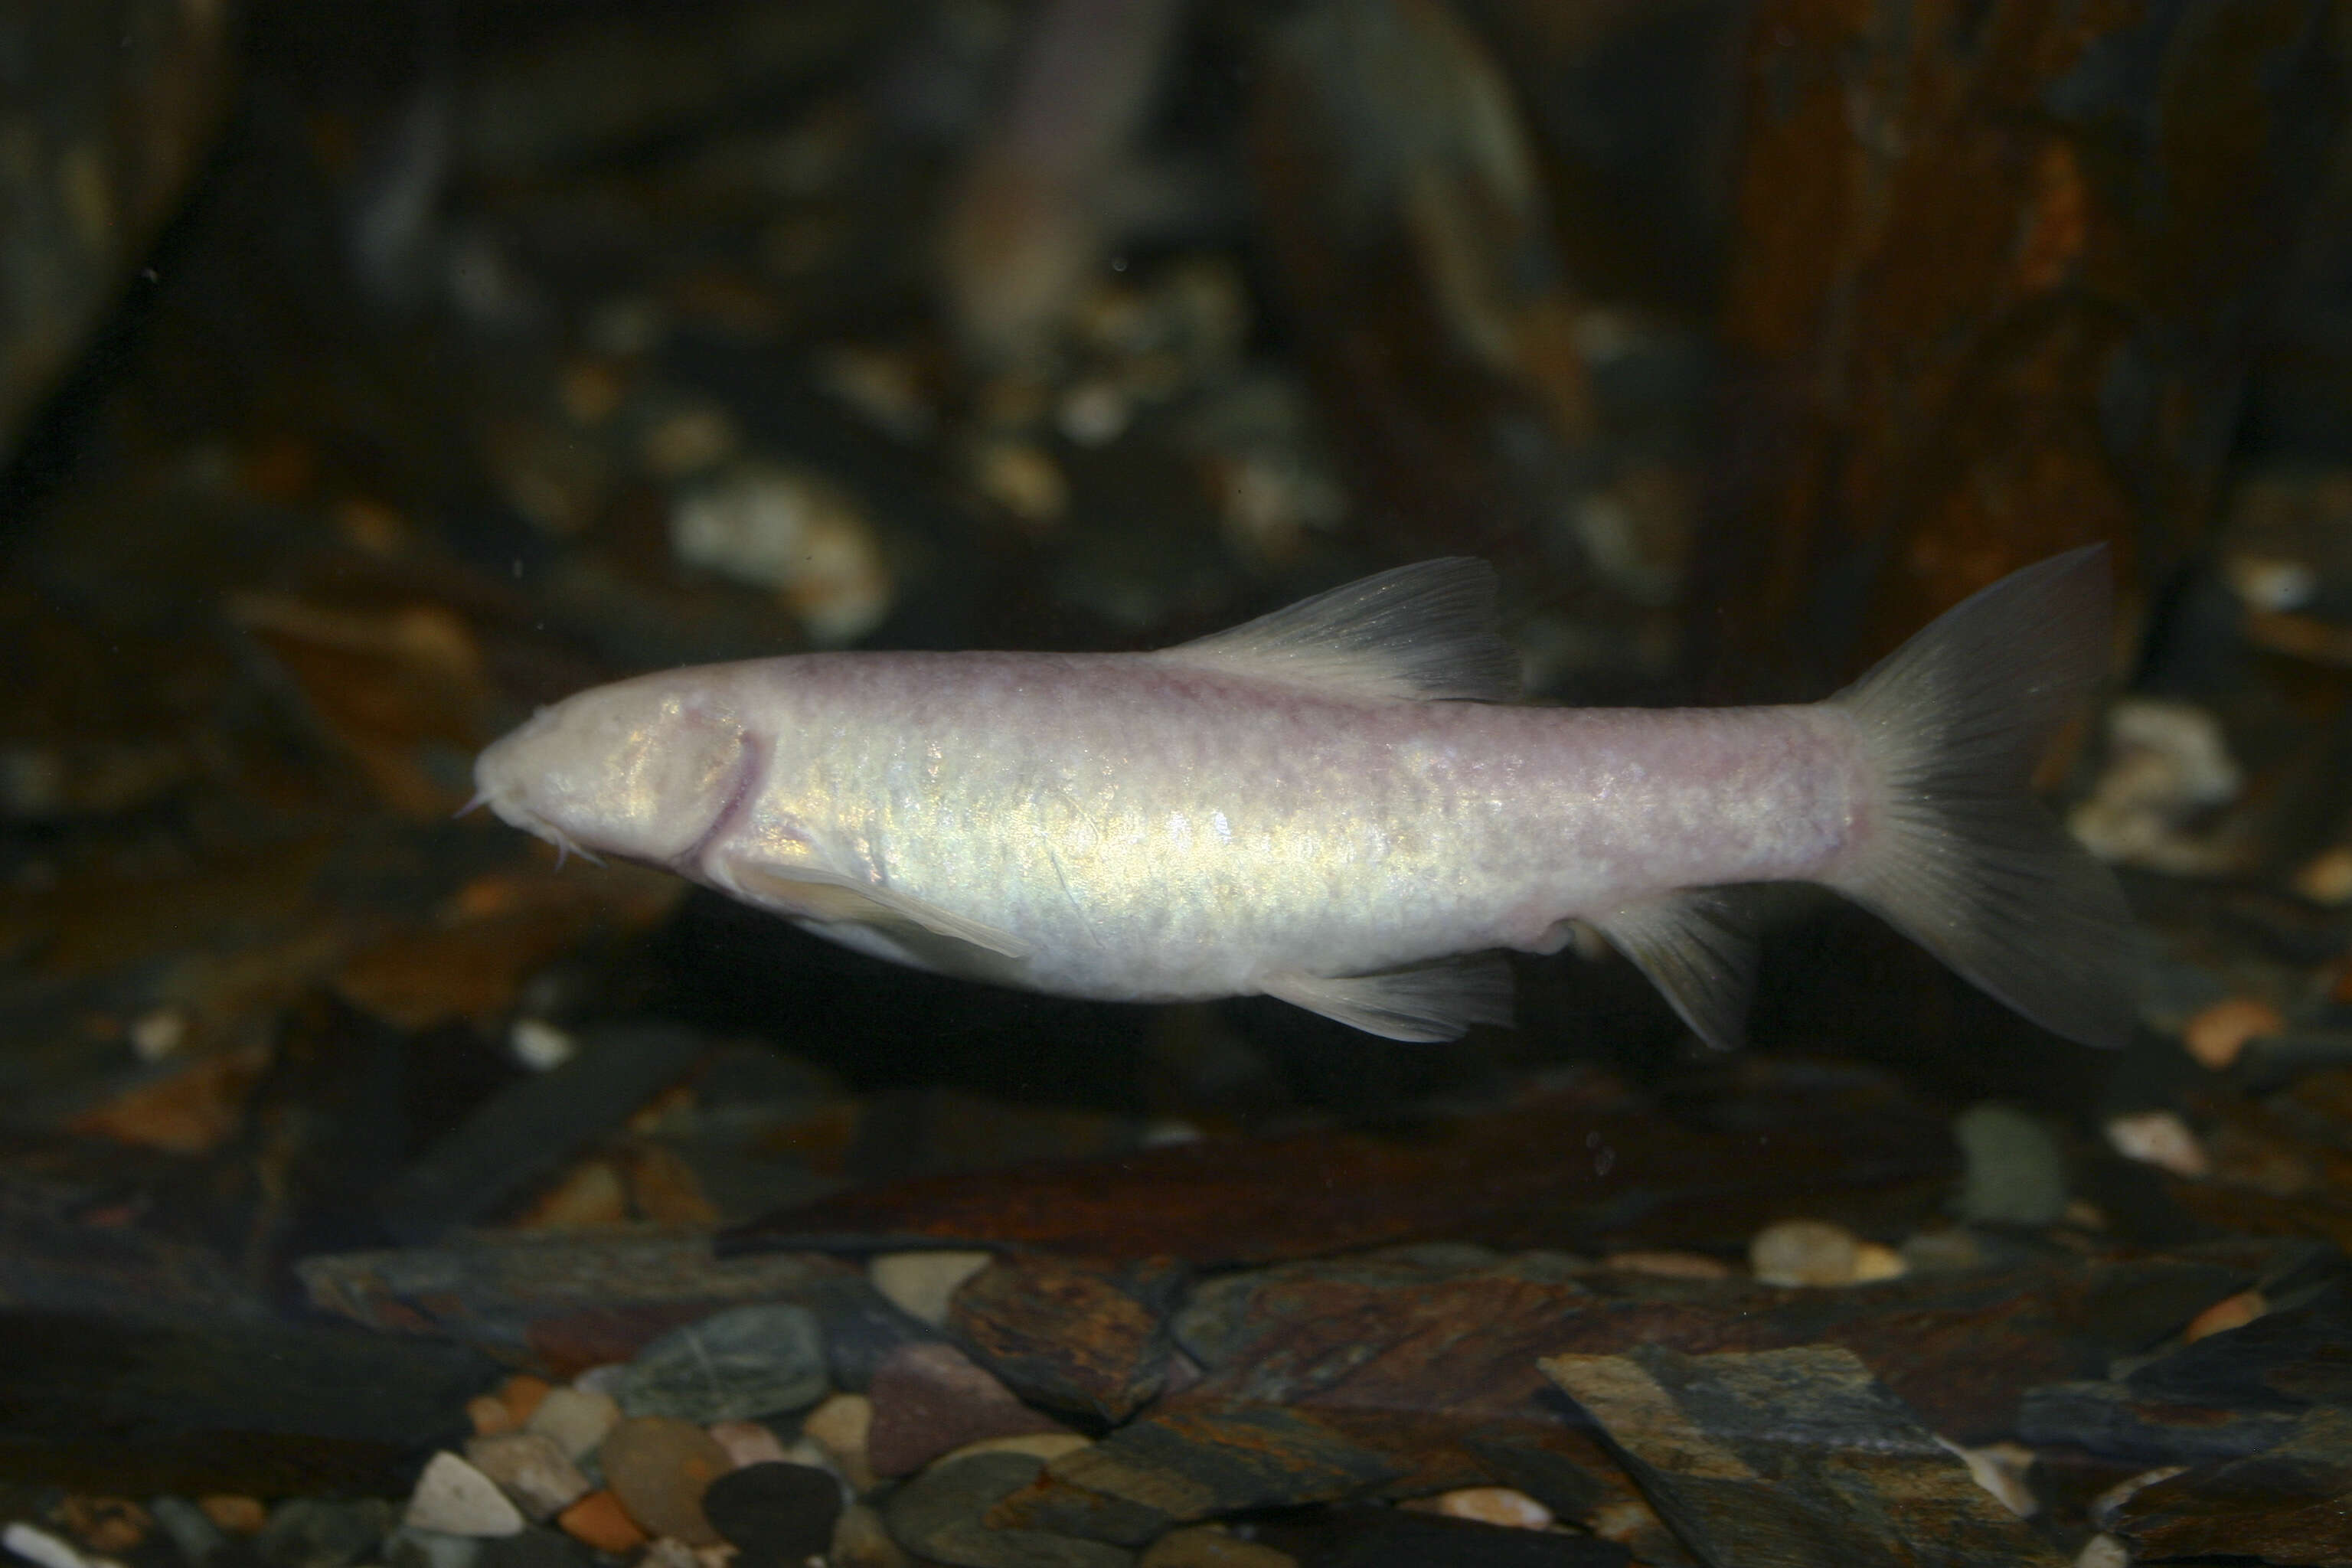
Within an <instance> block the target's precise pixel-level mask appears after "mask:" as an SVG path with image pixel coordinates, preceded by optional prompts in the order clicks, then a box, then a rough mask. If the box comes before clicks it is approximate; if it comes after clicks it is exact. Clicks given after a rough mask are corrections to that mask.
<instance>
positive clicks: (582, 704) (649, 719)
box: [474, 671, 751, 864]
mask: <svg viewBox="0 0 2352 1568" xmlns="http://www.w3.org/2000/svg"><path fill="white" fill-rule="evenodd" d="M686 673H687V672H679V671H671V672H667V673H665V674H662V675H654V676H646V677H642V678H640V679H635V680H624V681H619V682H617V683H615V684H614V685H611V686H599V687H595V688H593V689H590V690H587V691H583V692H581V693H579V694H578V695H576V696H572V697H568V698H565V699H564V700H562V701H561V702H558V703H556V704H554V705H553V706H552V707H548V708H542V709H541V710H539V712H538V713H537V714H535V715H533V716H532V718H531V719H530V721H528V722H526V723H524V724H522V725H521V726H520V728H518V729H516V730H515V731H512V732H511V733H509V734H508V735H506V736H504V737H502V738H501V739H499V740H498V741H496V742H492V743H491V745H490V746H489V747H488V749H486V750H485V751H484V752H482V754H481V755H480V756H479V757H478V758H476V759H475V762H474V784H475V787H476V788H477V789H478V791H479V792H480V793H479V795H478V797H477V798H478V800H479V801H481V802H482V803H483V804H486V805H488V806H489V808H490V809H491V810H492V811H494V812H496V813H497V814H498V815H499V817H500V819H502V820H503V821H506V822H508V823H510V824H511V825H513V826H517V827H520V828H521V829H523V830H524V831H525V832H528V833H535V834H537V835H538V836H539V837H541V838H544V839H546V840H547V841H548V842H550V843H551V844H553V845H555V846H556V847H559V848H562V849H575V850H585V851H589V852H591V853H603V854H613V855H621V856H625V857H627V858H630V859H634V860H648V861H653V862H656V863H657V864H667V863H669V862H673V861H677V860H678V859H679V858H682V857H684V856H686V855H687V854H688V852H689V851H690V850H692V849H693V848H694V847H696V846H698V845H699V844H701V843H702V842H703V841H704V840H705V839H707V838H708V837H709V835H710V834H711V832H712V831H713V830H714V829H715V828H716V827H717V826H718V825H719V823H720V822H721V821H722V820H723V819H724V818H725V817H726V816H728V815H729V813H730V811H731V810H732V809H733V807H734V806H735V805H736V804H737V802H738V797H739V796H740V795H741V794H742V792H743V789H744V787H745V777H746V775H747V774H748V773H749V772H750V771H751V742H750V740H749V738H748V736H747V734H746V732H745V730H744V726H743V725H742V723H741V722H740V720H739V719H738V718H737V717H736V716H735V714H734V712H733V711H732V709H731V705H730V704H729V703H728V702H727V701H726V700H724V699H723V697H721V696H719V695H717V694H714V693H713V692H711V691H710V690H709V689H708V688H707V687H704V686H702V685H699V684H698V683H696V682H694V681H692V680H689V679H681V676H682V675H684V674H686Z"/></svg>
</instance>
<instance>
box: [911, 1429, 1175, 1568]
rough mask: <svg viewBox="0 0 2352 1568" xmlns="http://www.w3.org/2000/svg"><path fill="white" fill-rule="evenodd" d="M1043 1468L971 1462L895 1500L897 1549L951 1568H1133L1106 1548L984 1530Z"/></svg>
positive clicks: (984, 1457) (988, 1458) (978, 1458)
mask: <svg viewBox="0 0 2352 1568" xmlns="http://www.w3.org/2000/svg"><path fill="white" fill-rule="evenodd" d="M1043 1468H1044V1461H1043V1460H1040V1459H1038V1458H1034V1457H1033V1456H1031V1455H1027V1454H973V1455H971V1456H970V1457H968V1458H961V1459H956V1460H952V1461H950V1463H947V1464H944V1465H940V1466H936V1467H934V1468H931V1469H929V1470H927V1471H925V1472H924V1473H923V1474H921V1475H919V1476H918V1477H916V1478H915V1479H913V1480H911V1481H908V1483H907V1484H906V1485H905V1486H903V1487H900V1488H899V1489H898V1490H897V1491H895V1492H892V1493H891V1494H890V1498H889V1500H888V1501H887V1503H885V1504H884V1505H883V1510H882V1517H883V1519H884V1520H885V1521H887V1523H888V1525H889V1527H890V1533H891V1535H892V1536H893V1537H894V1538H895V1539H896V1540H897V1541H898V1544H899V1545H901V1546H903V1547H905V1548H906V1549H907V1550H908V1551H909V1552H913V1553H915V1555H916V1556H918V1557H921V1558H924V1559H927V1560H929V1561H930V1562H933V1563H948V1564H950V1565H951V1568H1130V1565H1131V1564H1132V1563H1134V1562H1135V1554H1134V1553H1133V1552H1128V1551H1125V1550H1122V1549H1121V1548H1119V1547H1117V1546H1112V1545H1108V1544H1106V1543H1105V1542H1098V1541H1079V1540H1075V1539H1073V1538H1071V1537H1069V1536H1065V1535H1050V1534H1047V1533H1046V1532H1045V1531H1037V1530H1022V1529H1005V1528H997V1527H994V1526H992V1525H990V1524H987V1523H983V1522H982V1521H983V1519H984V1518H985V1517H986V1516H987V1515H988V1513H989V1511H990V1510H992V1508H994V1507H995V1505H996V1504H997V1503H998V1502H999V1501H1001V1500H1003V1498H1005V1497H1006V1496H1007V1495H1008V1494H1010V1493H1013V1492H1015V1491H1018V1490H1019V1489H1022V1488H1023V1487H1025V1486H1027V1485H1028V1484H1029V1483H1030V1482H1032V1481H1034V1479H1036V1478H1037V1474H1038V1472H1039V1471H1040V1470H1041V1469H1043Z"/></svg>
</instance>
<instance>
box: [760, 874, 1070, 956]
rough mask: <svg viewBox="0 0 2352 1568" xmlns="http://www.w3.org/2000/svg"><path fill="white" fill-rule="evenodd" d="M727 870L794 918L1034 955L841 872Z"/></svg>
mask: <svg viewBox="0 0 2352 1568" xmlns="http://www.w3.org/2000/svg"><path fill="white" fill-rule="evenodd" d="M728 869H729V871H730V873H731V875H732V876H733V877H734V879H735V882H736V885H737V886H738V887H740V888H741V889H742V890H743V892H744V893H745V894H746V895H747V896H748V897H750V898H752V899H754V900H758V901H759V902H761V903H763V904H765V905H767V906H768V907H770V908H771V909H774V910H778V911H779V912H781V913H783V914H788V915H791V916H793V918H794V919H796V920H804V921H819V922H822V923H825V924H838V923H844V922H848V923H855V924H859V925H872V926H881V927H884V928H886V929H887V928H888V927H891V926H898V925H913V926H919V927H920V928H921V929H922V930H924V931H929V932H930V933H931V934H932V935H933V936H936V937H945V938H948V939H949V940H950V941H953V942H964V943H967V944H969V945H971V946H972V947H976V948H980V949H982V950H983V951H984V952H992V953H997V954H1000V955H1001V956H1003V957H1005V958H1013V959H1022V958H1026V957H1028V956H1029V954H1030V952H1032V951H1033V950H1032V949H1031V947H1030V945H1029V944H1028V943H1027V942H1023V941H1022V940H1021V939H1020V938H1019V937H1017V936H1014V935H1013V934H1012V933H1011V932H1010V931H1001V930H999V929H998V928H996V927H995V926H992V925H989V924H987V923H986V922H985V921H976V920H971V919H969V918H967V917H965V916H963V915H960V914H956V913H954V912H953V911H952V910H943V909H941V908H940V907H939V906H938V905H937V904H933V903H929V902H926V901H925V900H921V899H918V898H914V897H912V896H910V895H908V894H906V893H901V892H898V891H897V890H895V889H890V888H884V887H877V886H875V885H874V884H872V883H869V882H860V881H856V880H854V879H851V878H848V877H845V876H842V875H840V874H839V873H837V872H833V871H825V870H821V869H819V868H815V867H813V866H794V867H792V868H790V869H778V868H770V867H766V866H758V865H750V864H745V863H741V862H737V863H734V864H731V865H730V867H729V868H728Z"/></svg>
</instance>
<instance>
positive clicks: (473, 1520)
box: [402, 1449, 523, 1536]
mask: <svg viewBox="0 0 2352 1568" xmlns="http://www.w3.org/2000/svg"><path fill="white" fill-rule="evenodd" d="M402 1522H403V1523H404V1524H409V1525H413V1526H414V1527H415V1528H416V1529H418V1530H437V1531H441V1532H442V1533H443V1534H445V1535H472V1536H488V1535H512V1534H514V1533H515V1532H516V1531H520V1529H522V1527H523V1517H522V1511H521V1510H520V1509H518V1508H516V1507H515V1505H514V1504H513V1502H512V1501H510V1500H509V1499H508V1497H507V1494H506V1493H504V1492H502V1491H500V1490H499V1486H498V1483H497V1482H496V1481H494V1480H492V1479H490V1478H489V1477H488V1476H486V1475H484V1474H482V1472H481V1471H479V1470H478V1469H476V1468H474V1467H473V1466H471V1465H469V1464H467V1462H466V1461H465V1460H463V1459H461V1458H458V1457H457V1455H455V1454H452V1453H450V1452H448V1451H447V1450H446V1449H444V1450H443V1451H442V1452H440V1453H438V1454H436V1455H434V1456H433V1458H432V1461H431V1462H430V1463H428V1464H427V1465H426V1466H425V1473H424V1474H423V1475H421V1476H419V1477H417V1478H416V1490H415V1492H414V1493H413V1494H411V1495H410V1497H409V1500H408V1511H407V1512H406V1513H405V1514H404V1515H403V1516H402Z"/></svg>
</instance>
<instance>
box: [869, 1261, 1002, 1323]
mask: <svg viewBox="0 0 2352 1568" xmlns="http://www.w3.org/2000/svg"><path fill="white" fill-rule="evenodd" d="M990 1257H991V1255H990V1254H988V1253H985V1252H878V1253H877V1254H875V1255H874V1258H873V1259H872V1260H871V1261H870V1262H868V1263H867V1264H866V1278H867V1279H871V1280H872V1281H873V1282H874V1289H877V1290H878V1291H880V1292H881V1293H882V1294H883V1296H884V1297H886V1298H887V1300H889V1302H890V1304H891V1305H892V1306H894V1307H896V1308H898V1310H900V1311H902V1312H904V1313H906V1314H907V1315H908V1317H910V1318H914V1319H917V1320H919V1321H922V1322H926V1323H929V1325H930V1326H931V1327H933V1328H935V1329H937V1328H944V1327H945V1326H946V1325H947V1321H948V1302H949V1301H950V1300H951V1299H952V1298H953V1297H954V1295H955V1293H956V1287H957V1286H959V1285H961V1284H962V1283H963V1282H964V1281H965V1280H967V1279H971V1277H972V1276H973V1275H975V1274H977V1273H979V1272H980V1271H981V1270H982V1269H983V1268H987V1267H988V1263H989V1258H990Z"/></svg>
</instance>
